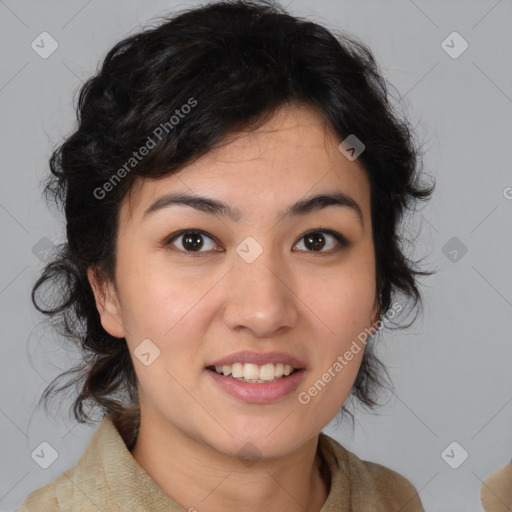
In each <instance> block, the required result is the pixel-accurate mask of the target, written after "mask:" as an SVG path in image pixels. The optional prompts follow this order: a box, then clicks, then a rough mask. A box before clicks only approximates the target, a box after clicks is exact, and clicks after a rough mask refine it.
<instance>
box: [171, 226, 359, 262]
mask: <svg viewBox="0 0 512 512" xmlns="http://www.w3.org/2000/svg"><path fill="white" fill-rule="evenodd" d="M317 233H321V234H327V235H331V236H332V237H333V238H334V239H335V240H336V241H337V242H338V245H339V247H338V248H337V249H335V250H334V251H333V250H332V249H331V250H330V251H318V252H317V251H308V250H306V251H300V252H308V253H310V254H312V255H313V256H317V255H318V256H321V255H322V254H324V255H329V254H334V253H335V252H338V251H339V250H341V249H346V248H348V247H350V245H351V243H350V242H349V241H348V240H347V239H346V238H345V237H344V236H343V235H341V234H340V233H338V232H336V231H332V230H330V229H323V230H320V229H317V230H311V231H308V232H307V233H304V234H303V235H302V236H301V237H300V239H299V241H300V240H302V239H304V238H306V237H307V236H308V235H312V234H317ZM183 235H203V236H205V237H207V238H210V239H211V240H212V241H214V242H215V239H214V238H213V237H212V236H211V235H209V234H208V233H206V232H204V231H201V230H199V229H182V230H181V231H178V232H176V233H173V234H172V235H171V236H170V237H168V238H166V239H165V240H164V241H163V242H162V246H163V247H168V246H170V245H172V243H173V242H174V241H175V240H177V239H178V238H180V237H182V236H183ZM297 243H298V242H297ZM295 245H297V244H295ZM171 250H174V251H176V252H178V253H181V254H186V255H187V256H192V257H198V256H200V255H201V254H203V253H208V252H210V251H199V252H193V251H183V250H181V249H176V248H173V249H171ZM215 252H220V251H215Z"/></svg>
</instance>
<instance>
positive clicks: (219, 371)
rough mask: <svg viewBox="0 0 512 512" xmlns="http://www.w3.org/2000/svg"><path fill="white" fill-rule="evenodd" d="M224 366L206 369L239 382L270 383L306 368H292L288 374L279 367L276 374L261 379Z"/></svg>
mask: <svg viewBox="0 0 512 512" xmlns="http://www.w3.org/2000/svg"><path fill="white" fill-rule="evenodd" d="M223 368H225V367H222V368H221V367H215V366H207V367H206V369H207V370H208V371H210V372H213V373H215V374H216V375H219V376H221V377H226V378H228V379H231V380H236V381H238V382H246V383H249V384H270V383H272V382H277V381H279V380H282V379H287V378H290V377H291V376H292V375H295V374H296V373H298V372H301V371H304V368H292V369H291V371H289V372H286V374H285V373H282V372H280V371H279V369H278V371H277V373H276V375H274V376H272V375H268V376H267V378H264V379H261V378H245V377H244V376H243V372H240V371H238V369H237V368H236V367H235V369H234V370H233V369H232V367H230V368H229V369H228V370H227V371H224V370H223ZM283 370H284V369H283ZM237 371H238V373H237ZM233 373H235V374H236V375H237V376H236V377H234V376H233ZM240 373H242V375H241V376H239V375H240ZM248 377H249V375H248Z"/></svg>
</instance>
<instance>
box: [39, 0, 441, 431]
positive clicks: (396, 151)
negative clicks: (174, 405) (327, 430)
mask: <svg viewBox="0 0 512 512" xmlns="http://www.w3.org/2000/svg"><path fill="white" fill-rule="evenodd" d="M333 34H336V35H333ZM389 98H390V94H389V86H388V84H387V81H386V80H385V79H384V78H383V76H382V74H381V72H380V70H379V68H378V65H377V64H376V62H375V59H374V57H373V54H372V53H371V51H370V50H369V49H368V48H367V47H366V46H365V45H364V44H363V43H361V42H360V41H358V40H357V39H356V38H354V37H349V36H347V35H345V34H341V33H339V32H334V31H329V30H328V29H327V28H325V27H323V26H321V25H318V24H316V23H313V22H312V21H310V20H306V19H301V18H297V17H294V16H291V15H290V14H289V13H287V11H286V10H285V9H284V8H282V7H281V6H280V5H278V4H276V3H274V2H270V1H266V0H261V1H256V2H250V1H242V0H238V1H221V2H214V3H209V4H207V5H201V6H198V7H195V8H189V9H187V10H184V11H180V12H179V13H177V14H175V15H173V16H170V17H164V19H163V21H162V20H161V19H159V20H158V24H157V25H156V26H154V27H146V28H144V29H143V30H142V31H141V32H140V33H137V34H135V35H132V36H130V37H128V38H126V39H124V40H122V41H120V42H119V43H117V44H116V45H115V46H114V47H113V48H112V49H111V50H110V51H109V52H108V54H107V55H106V57H105V59H104V61H103V63H102V65H101V68H100V69H99V71H98V72H97V74H96V75H95V76H93V77H92V78H90V79H89V80H87V81H86V82H85V83H84V84H83V86H82V88H81V90H80V94H79V101H78V107H77V121H78V126H77V128H76V131H74V133H72V135H70V136H69V137H68V138H66V139H65V140H64V141H63V142H62V144H60V145H59V146H58V147H57V148H56V149H54V151H53V153H52V155H51V158H50V170H51V174H49V175H48V178H47V180H46V182H45V183H44V185H45V187H44V195H45V197H46V200H47V201H48V198H49V197H52V198H53V199H54V201H55V203H56V204H57V205H59V206H63V207H64V211H65V216H66V223H67V224H66V235H67V241H66V243H64V244H61V245H60V246H59V247H58V251H57V253H56V254H55V255H54V257H53V258H52V259H51V260H50V261H49V262H48V263H47V264H46V266H45V268H44V269H43V271H42V273H41V276H40V277H39V279H38V280H37V282H36V283H35V285H34V287H33V290H32V301H33V303H34V305H35V307H36V308H37V309H38V310H39V311H40V312H41V313H44V314H45V315H48V317H49V319H50V320H51V321H52V324H53V326H54V327H55V328H56V330H57V331H58V332H59V333H60V334H61V335H62V336H64V337H65V338H67V339H68V340H71V341H72V342H73V343H76V344H77V345H78V347H79V349H80V351H81V355H82V360H81V363H80V364H79V365H78V366H75V367H73V368H72V369H70V370H68V371H66V372H64V373H63V374H61V375H59V376H57V377H56V378H55V379H53V381H52V382H51V384H50V385H49V386H48V387H47V388H46V389H45V391H44V393H43V395H42V397H41V399H42V400H44V402H45V406H46V404H47V399H48V398H49V397H50V396H51V395H52V394H53V393H57V392H59V391H61V390H63V389H65V388H68V387H69V386H71V385H73V384H75V385H76V386H77V392H78V393H77V394H78V396H77V397H76V400H75V401H74V406H73V412H74V417H75V419H76V420H77V421H78V422H80V423H85V422H87V421H90V417H89V416H88V415H87V413H86V412H85V411H84V404H85V403H86V402H87V401H89V403H90V405H91V406H93V407H97V406H100V407H101V408H102V410H103V413H113V416H114V418H117V420H118V421H120V422H121V423H122V422H123V421H124V422H126V421H128V419H129V418H132V419H133V418H135V419H137V418H138V415H139V410H138V394H137V379H136V374H135V371H134V366H133V364H132V360H131V357H130V353H129V350H128V346H127V344H126V341H125V340H124V339H120V338H116V337H114V336H112V335H110V334H109V333H108V332H106V331H105V329H104V328H103V327H102V324H101V321H100V316H99V313H98V310H97V308H96V304H95V299H94V294H93V291H92V289H91V286H90V283H89V281H88V278H87V270H88V269H89V268H94V269H97V271H98V272H100V273H101V275H102V276H104V277H105V278H107V279H110V280H112V281H113V282H114V283H115V280H114V275H115V273H114V269H115V255H116V238H117V237H116V235H117V229H118V222H119V216H118V214H119V211H120V206H121V203H122V201H123V200H124V198H125V197H126V196H127V195H128V194H129V193H130V191H131V187H132V185H133V183H134V180H136V179H137V178H138V177H150V178H159V177H163V176H166V175H169V174H172V173H174V172H177V171H178V170H180V169H181V168H183V167H184V166H185V165H188V164H190V163H192V162H194V161H195V160H196V159H198V158H199V157H201V156H202V155H204V154H205V153H207V152H209V151H211V150H212V149H213V148H215V147H218V146H219V145H221V144H223V143H224V141H225V140H226V137H227V136H228V135H230V134H236V133H237V132H240V131H242V130H254V129H256V128H258V127H259V126H261V125H262V124H264V123H265V122H266V121H267V120H269V119H270V118H271V116H272V115H273V113H275V112H276V111H277V109H278V108H280V107H282V106H286V105H298V104H301V105H307V106H309V107H312V108H314V109H315V110H316V111H317V112H318V113H319V114H320V115H321V116H322V118H323V120H324V121H325V123H326V125H327V126H328V127H330V129H332V130H333V131H334V133H335V134H336V135H337V136H339V138H340V140H343V139H345V138H346V137H347V136H348V135H349V134H355V135H356V136H357V138H358V139H360V140H361V141H363V143H364V145H365V150H364V152H363V153H362V154H361V155H360V156H359V157H358V158H359V161H360V162H361V164H362V165H363V167H364V169H365V171H366V173H367V175H368V177H369V180H370V185H371V212H372V227H373V236H374V247H375V256H376V290H377V297H376V300H377V301H378V304H379V306H380V312H381V314H382V315H383V316H385V315H386V313H387V312H388V311H390V310H391V308H392V306H393V304H394V303H393V301H394V300H395V298H396V296H397V294H398V293H401V294H403V295H405V296H406V298H408V299H412V306H413V307H416V306H417V305H418V304H419V305H420V306H422V296H421V293H420V291H419V287H418V282H417V276H418V275H430V274H432V273H433V272H428V271H420V270H418V268H417V267H416V265H417V262H412V261H411V260H409V259H408V258H407V257H406V255H405V253H404V252H403V251H402V247H401V243H402V239H403V237H402V236H401V235H400V234H399V233H398V230H399V227H400V225H401V220H402V217H403V216H404V213H405V211H406V210H408V209H409V210H412V209H413V206H414V205H415V204H416V202H417V200H419V199H421V200H426V199H428V198H429V196H430V195H431V194H432V192H433V190H434V185H432V186H430V187H427V186H423V185H421V186H420V184H419V179H420V170H421V169H420V167H421V164H422V159H421V156H422V152H421V151H420V145H419V144H418V143H417V142H416V137H415V135H414V132H413V130H412V129H411V127H410V124H409V122H408V121H407V118H406V116H402V115H398V114H397V113H396V110H395V107H394V106H392V105H391V102H390V99H389ZM187 104H188V105H194V106H193V108H192V107H190V108H189V109H188V110H185V108H184V107H183V106H184V105H187ZM180 109H183V111H184V112H185V111H186V112H188V113H187V115H186V118H184V119H183V120H181V119H179V122H175V121H172V118H173V116H174V117H175V118H176V119H178V117H177V115H179V114H178V113H179V112H181V110H180ZM179 117H180V118H181V117H182V116H179ZM157 127H160V129H159V130H158V129H157ZM157 134H158V135H157ZM150 140H151V142H152V143H153V146H154V147H153V148H152V150H151V151H149V152H148V154H147V155H146V156H145V157H144V158H143V159H140V161H137V163H136V165H133V166H132V168H131V169H129V170H127V169H126V165H125V166H124V167H121V166H123V164H126V162H128V161H130V158H133V155H134V150H137V149H138V148H141V147H142V146H144V145H145V144H146V145H147V144H149V141H150ZM123 168H124V172H123V171H122V169H123ZM121 178H122V179H121ZM107 183H110V185H108V184H107ZM106 190H108V194H107V193H105V191H106ZM43 284H47V285H49V286H50V287H53V288H54V291H56V293H53V294H50V295H51V296H52V297H53V300H56V303H55V302H54V303H53V304H51V305H47V304H45V305H44V307H41V306H40V305H39V304H38V303H37V301H36V293H37V290H38V289H39V288H40V287H41V286H42V285H43ZM413 321H414V320H413ZM411 323H412V322H411ZM411 323H409V324H408V325H406V326H399V325H397V324H395V325H397V328H404V327H408V326H409V325H411ZM379 332H380V331H379ZM370 341H373V337H370ZM373 349H374V347H373V344H372V343H371V342H369V343H368V344H367V345H366V349H365V352H364V356H363V360H362V364H361V367H360V370H359V373H358V375H357V378H356V380H355V383H354V386H353V388H352V390H351V393H350V395H349V398H350V399H353V398H356V399H358V400H359V402H360V403H361V404H363V406H365V407H366V408H368V409H372V408H373V407H374V406H376V405H380V404H378V402H377V401H376V398H377V392H378V391H379V390H380V388H381V387H386V386H387V382H386V380H387V379H386V377H387V378H389V375H388V373H387V371H386V369H385V367H384V365H383V364H382V363H381V361H379V359H378V358H377V357H376V356H375V354H374V352H373ZM68 374H77V375H75V377H74V378H73V379H72V380H71V381H70V382H68V383H66V384H65V385H63V386H61V387H59V388H58V389H55V385H56V381H57V380H58V379H60V378H62V377H64V376H65V375H68ZM40 403H41V400H40ZM340 412H342V416H343V412H346V413H348V415H349V416H350V417H351V419H352V423H353V414H352V413H350V412H349V411H348V409H347V408H346V407H345V405H344V406H343V407H342V409H341V411H340Z"/></svg>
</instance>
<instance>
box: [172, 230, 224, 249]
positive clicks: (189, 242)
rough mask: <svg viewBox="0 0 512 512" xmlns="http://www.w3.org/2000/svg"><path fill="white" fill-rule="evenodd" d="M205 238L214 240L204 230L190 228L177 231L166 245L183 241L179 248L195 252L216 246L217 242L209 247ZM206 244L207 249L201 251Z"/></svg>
mask: <svg viewBox="0 0 512 512" xmlns="http://www.w3.org/2000/svg"><path fill="white" fill-rule="evenodd" d="M205 239H206V240H210V241H211V242H213V240H212V238H211V237H209V236H208V235H206V234H205V233H203V232H202V231H196V230H188V231H180V232H179V233H175V234H174V235H172V236H171V238H169V239H168V240H167V241H166V242H165V245H166V246H167V245H171V244H174V241H175V240H176V241H178V242H181V247H179V246H177V248H178V250H180V251H182V252H188V253H194V252H206V251H208V250H211V249H214V248H215V243H212V244H210V245H211V247H208V243H206V244H205ZM205 245H206V247H207V249H206V251H201V249H202V248H203V247H204V246H205Z"/></svg>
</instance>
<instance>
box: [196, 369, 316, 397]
mask: <svg viewBox="0 0 512 512" xmlns="http://www.w3.org/2000/svg"><path fill="white" fill-rule="evenodd" d="M242 366H243V372H241V371H240V367H242ZM286 366H288V365H286ZM272 367H274V369H272ZM282 367H284V365H283V364H279V363H278V364H277V365H275V366H274V365H273V364H267V365H263V367H259V370H260V374H259V375H257V374H256V369H258V366H257V365H252V364H250V363H249V364H245V365H241V364H240V363H235V364H233V365H232V366H230V365H223V366H221V367H215V366H211V365H209V366H206V367H205V373H206V374H207V375H208V376H209V377H211V379H212V380H211V382H212V383H213V384H214V386H215V387H217V386H218V388H219V389H221V390H222V391H223V392H224V393H226V394H228V395H230V396H231V397H234V398H236V399H237V400H241V401H244V402H246V403H251V404H272V403H276V402H278V401H280V400H282V399H285V398H286V397H288V396H290V395H292V394H293V393H294V392H295V391H296V390H297V388H298V387H299V386H300V385H301V384H302V383H303V382H304V379H305V375H306V369H305V368H293V367H292V366H289V367H288V368H286V372H285V370H284V368H282ZM230 370H231V371H230ZM225 373H227V374H228V375H226V374H225ZM233 373H234V374H235V376H233ZM285 373H286V375H285ZM251 377H252V378H251ZM254 377H260V378H254ZM261 377H263V378H261Z"/></svg>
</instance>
